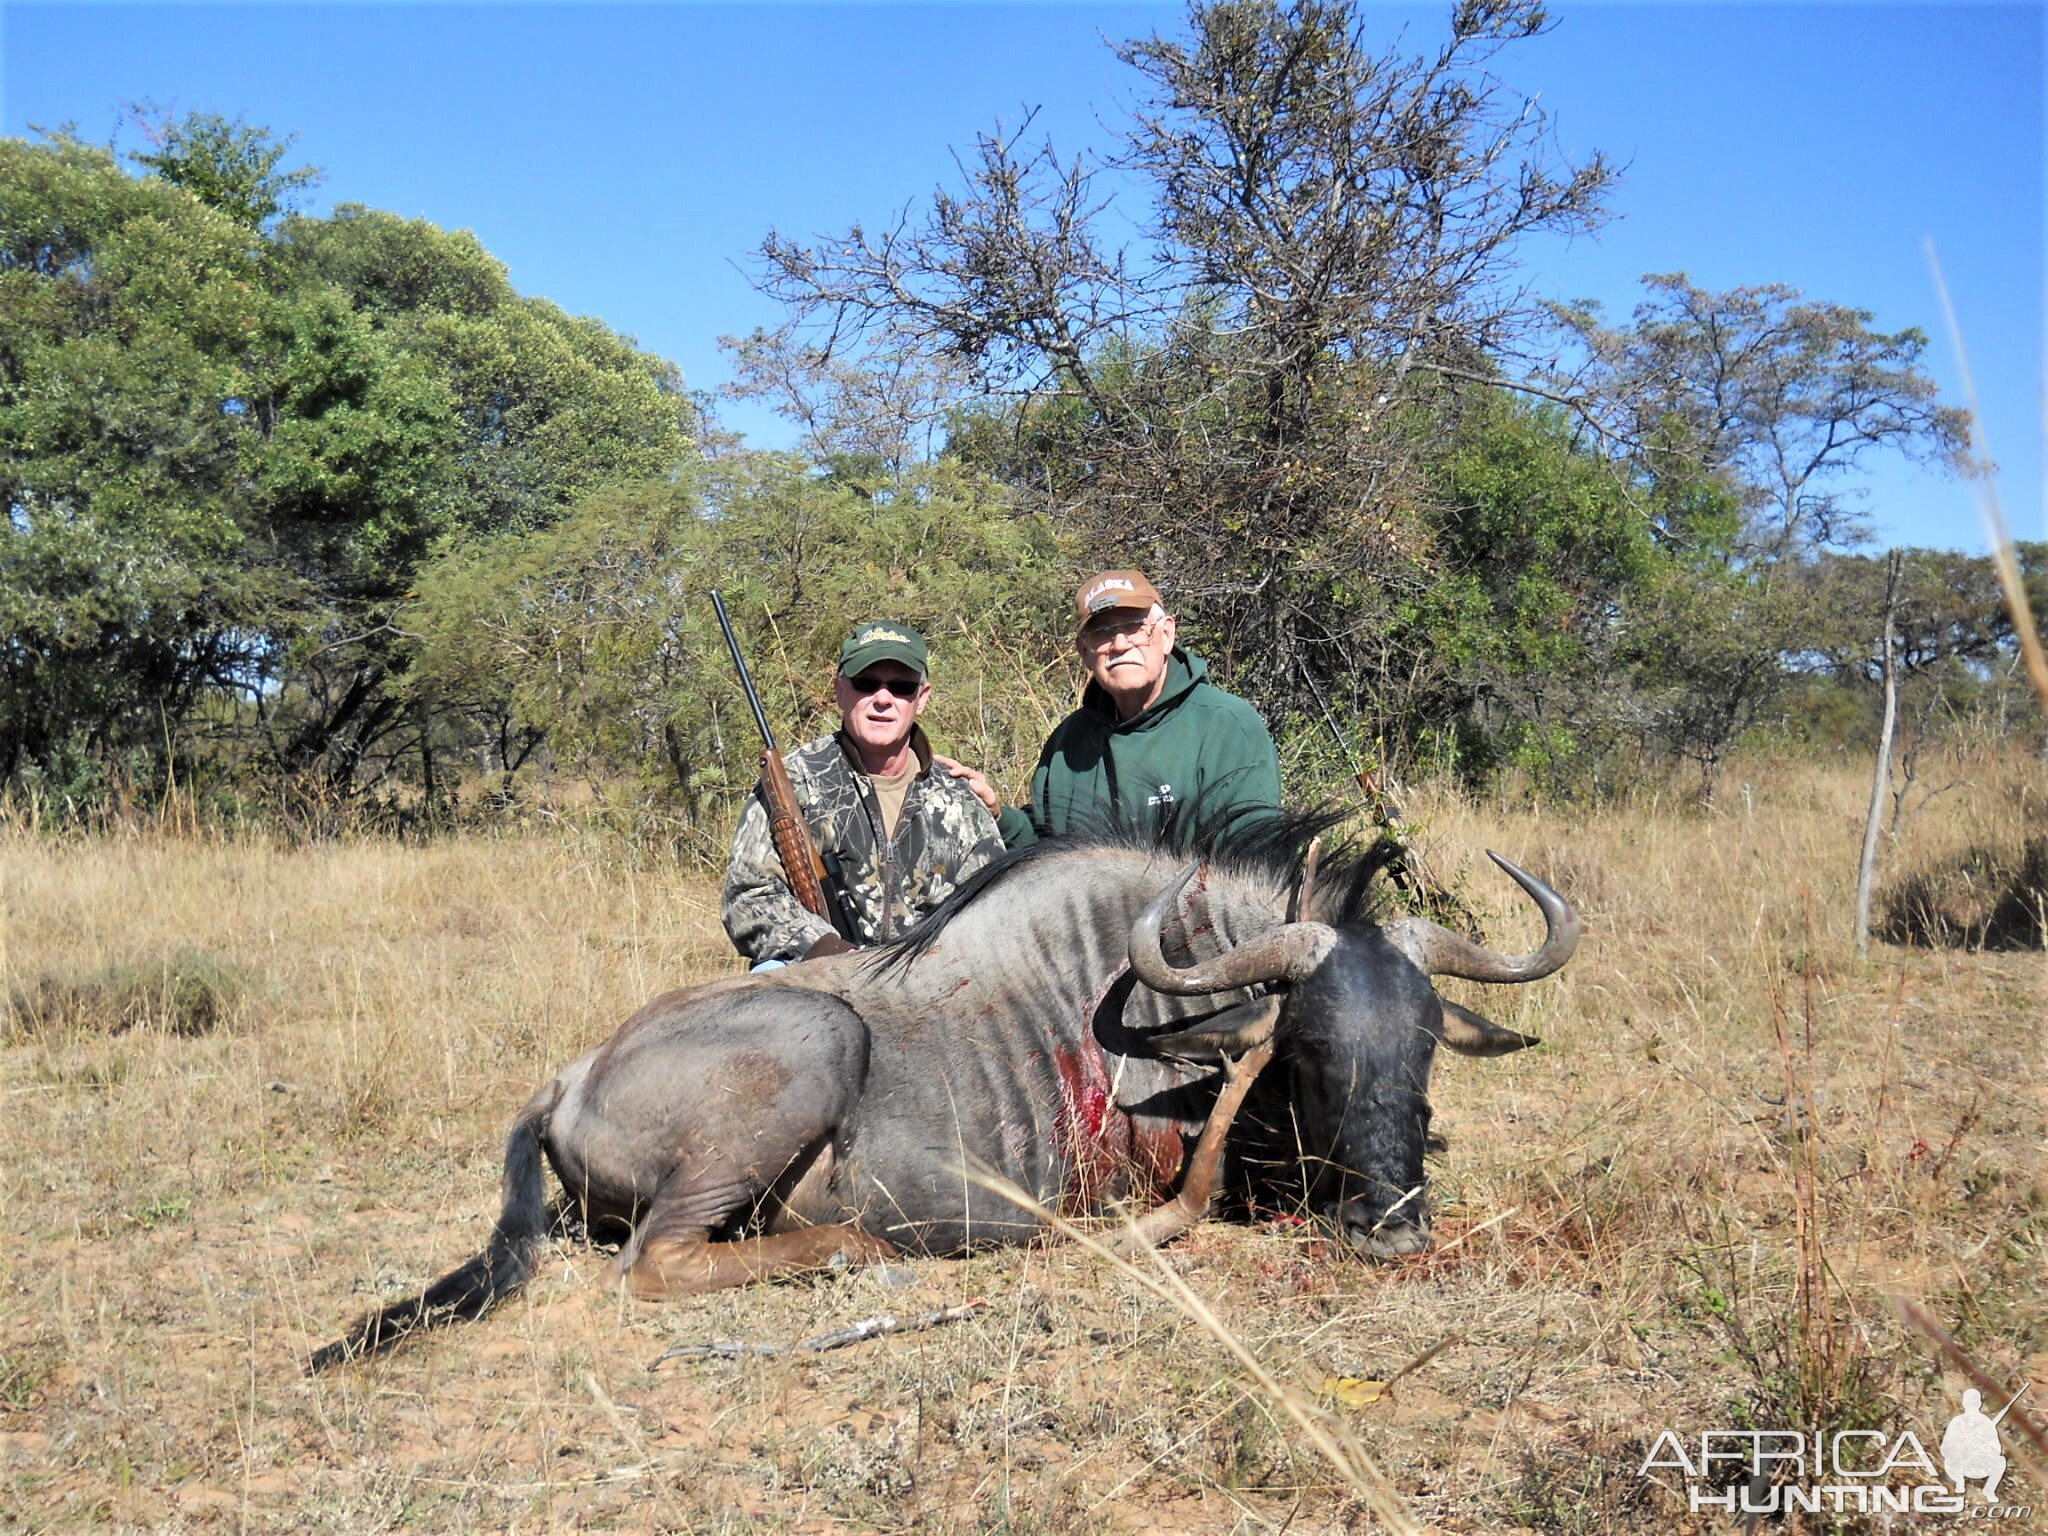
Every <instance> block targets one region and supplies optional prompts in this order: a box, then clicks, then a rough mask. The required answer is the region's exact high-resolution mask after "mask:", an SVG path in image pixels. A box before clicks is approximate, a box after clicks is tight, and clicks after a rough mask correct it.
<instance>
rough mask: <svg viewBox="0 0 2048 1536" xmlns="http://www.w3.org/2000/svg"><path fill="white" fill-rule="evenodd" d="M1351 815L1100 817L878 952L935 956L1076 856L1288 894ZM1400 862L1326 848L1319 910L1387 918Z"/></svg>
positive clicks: (1187, 812)
mask: <svg viewBox="0 0 2048 1536" xmlns="http://www.w3.org/2000/svg"><path fill="white" fill-rule="evenodd" d="M1350 815H1351V813H1350V812H1348V811H1341V810H1333V809H1331V808H1329V807H1327V806H1320V807H1315V808H1311V809H1308V810H1296V811H1274V810H1269V809H1264V808H1252V809H1247V808H1246V807H1243V806H1229V807H1223V808H1221V809H1219V810H1216V811H1209V810H1205V809H1204V807H1203V805H1202V802H1201V801H1200V800H1196V801H1193V802H1191V803H1189V804H1186V805H1177V806H1172V807H1169V808H1168V810H1167V813H1166V814H1165V815H1164V816H1162V817H1160V818H1158V819H1157V821H1156V822H1155V823H1154V824H1152V825H1149V826H1136V827H1134V826H1131V825H1130V824H1128V823H1118V822H1115V821H1112V820H1106V819H1105V820H1101V821H1097V822H1094V823H1091V824H1089V825H1087V826H1086V827H1085V828H1083V829H1082V830H1079V831H1077V832H1075V833H1072V834H1070V835H1068V836H1066V837H1055V838H1041V839H1040V840H1039V841H1037V842H1035V843H1029V844H1026V845H1025V846H1024V847H1022V848H1016V849H1012V850H1010V851H1009V852H1007V853H1005V854H1003V855H1001V856H1000V857H998V858H997V859H995V860H994V861H993V862H992V863H989V864H986V865H984V866H983V867H982V868H981V869H979V870H977V871H976V872H975V873H974V874H973V875H971V876H969V877H968V879H967V880H966V881H965V882H964V883H963V884H962V885H961V886H960V888H959V889H958V890H956V891H955V892H954V893H953V894H952V896H950V897H949V898H948V899H947V900H946V902H945V904H944V905H942V906H940V907H939V908H938V909H937V910H936V911H933V912H931V913H929V914H927V915H926V916H925V917H924V918H923V919H921V920H920V921H919V922H918V923H917V924H916V926H914V927H912V928H911V929H910V930H909V931H907V932H906V933H904V934H903V935H902V936H901V937H900V938H898V939H895V940H893V941H891V942H890V943H888V944H885V945H883V946H881V947H880V948H879V949H877V950H876V952H875V954H876V963H877V965H878V966H880V967H885V968H886V967H892V966H898V965H907V964H908V963H909V962H910V961H912V960H914V959H916V958H917V957H918V956H919V955H922V954H923V953H924V952H925V951H926V950H928V949H929V948H930V947H931V946H932V945H933V943H935V942H936V941H937V939H938V937H939V935H940V934H942V933H944V932H945V931H946V928H947V925H948V924H950V923H951V922H952V921H953V919H954V918H955V917H957V916H959V914H960V913H962V912H964V911H965V910H966V909H967V908H968V907H970V906H973V905H974V904H975V903H977V902H979V901H981V900H982V899H983V898H984V897H985V896H987V895H988V894H989V893H990V892H991V891H998V890H1001V889H1002V888H1003V887H1005V886H1006V885H1007V884H1008V883H1009V882H1010V880H1011V879H1012V878H1013V877H1015V876H1016V875H1017V874H1019V873H1020V872H1021V871H1023V870H1025V869H1027V868H1030V867H1033V866H1035V865H1037V864H1038V863H1039V862H1040V861H1041V860H1043V859H1049V858H1057V857H1059V856H1060V855H1062V854H1066V853H1070V852H1073V851H1075V850H1077V849H1099V848H1112V849H1128V850H1131V851H1133V852H1138V853H1167V854H1171V855H1173V856H1174V857H1176V858H1179V859H1182V860H1186V861H1193V860H1196V859H1206V860H1208V861H1210V862H1212V863H1214V864H1216V865H1217V866H1219V867H1220V868H1222V869H1224V870H1226V871H1229V872H1231V873H1233V874H1237V875H1241V876H1248V877H1251V878H1254V879H1263V880H1266V881H1269V882H1271V883H1272V884H1274V885H1276V886H1280V887H1282V888H1286V887H1291V886H1292V885H1293V884H1294V883H1295V881H1296V880H1298V879H1299V878H1300V876H1301V868H1302V861H1303V860H1304V859H1305V858H1306V857H1307V856H1308V846H1309V844H1310V843H1311V842H1312V841H1313V840H1315V839H1316V838H1318V837H1326V836H1327V834H1329V833H1330V832H1332V831H1334V830H1335V829H1336V828H1337V827H1339V826H1341V825H1342V824H1343V823H1344V822H1345V821H1347V820H1348V819H1349V818H1350ZM1400 857H1401V845H1400V844H1398V843H1396V842H1395V841H1394V840H1393V839H1391V838H1389V837H1385V836H1381V837H1379V838H1377V839H1375V840H1374V841H1372V842H1370V843H1365V844H1360V843H1357V842H1355V841H1352V840H1349V839H1338V840H1335V841H1332V842H1326V843H1325V845H1324V847H1323V850H1322V852H1321V854H1320V855H1319V856H1318V859H1317V870H1318V873H1317V876H1316V886H1317V889H1318V890H1319V891H1321V892H1322V896H1321V898H1320V900H1318V901H1317V903H1316V905H1317V907H1318V909H1319V910H1320V912H1321V914H1322V917H1323V919H1324V920H1325V921H1328V922H1334V923H1353V922H1369V921H1373V920H1374V919H1375V918H1377V917H1378V916H1379V910H1380V909H1379V901H1378V890H1377V888H1376V881H1377V880H1378V877H1379V875H1380V874H1381V872H1382V871H1384V870H1386V869H1388V868H1389V867H1391V866H1392V865H1394V864H1395V863H1396V862H1398V861H1399V859H1400Z"/></svg>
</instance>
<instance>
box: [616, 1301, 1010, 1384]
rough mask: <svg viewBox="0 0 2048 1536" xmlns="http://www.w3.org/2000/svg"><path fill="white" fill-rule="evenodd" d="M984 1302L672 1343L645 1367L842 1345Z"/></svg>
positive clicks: (942, 1318)
mask: <svg viewBox="0 0 2048 1536" xmlns="http://www.w3.org/2000/svg"><path fill="white" fill-rule="evenodd" d="M987 1305H988V1301H987V1299H986V1298H984V1297H980V1296H977V1297H975V1298H974V1300H972V1301H967V1302H962V1303H961V1304H960V1305H959V1306H957V1307H940V1308H939V1309H938V1310H937V1311H935V1312H926V1313H922V1314H921V1315H919V1316H917V1317H913V1318H911V1319H910V1320H909V1321H908V1322H904V1321H903V1320H901V1319H900V1318H898V1317H897V1316H896V1315H895V1313H893V1312H877V1313H876V1314H875V1315H874V1316H873V1317H864V1318H862V1319H861V1320H860V1321H859V1322H857V1323H848V1324H847V1325H846V1326H845V1327H844V1328H834V1329H833V1330H832V1331H831V1332H830V1333H821V1334H818V1335H817V1336H816V1337H814V1338H809V1339H799V1340H797V1342H796V1343H794V1344H760V1343H756V1342H755V1341H753V1340H751V1339H713V1340H712V1341H711V1342H710V1343H708V1344H676V1345H672V1346H670V1347H669V1348H668V1349H667V1350H665V1351H663V1352H662V1353H661V1354H659V1355H657V1356H655V1357H654V1359H653V1360H651V1361H650V1362H649V1363H648V1366H647V1369H649V1370H650V1371H651V1370H655V1369H657V1368H658V1367H660V1366H661V1365H663V1364H665V1363H666V1362H668V1361H670V1360H702V1359H704V1358H705V1357H707V1356H710V1355H799V1354H805V1353H816V1352H818V1351H820V1350H827V1349H844V1348H845V1347H846V1346H847V1345H848V1344H860V1343H864V1342H866V1341H867V1340H869V1339H879V1338H880V1337H882V1335H883V1334H885V1333H916V1332H918V1331H919V1330H920V1329H924V1328H940V1327H943V1326H944V1325H945V1324H947V1323H957V1322H959V1321H960V1319H961V1318H963V1317H972V1316H973V1315H974V1314H975V1313H977V1312H979V1311H980V1310H981V1309H982V1308H983V1307H985V1306H987Z"/></svg>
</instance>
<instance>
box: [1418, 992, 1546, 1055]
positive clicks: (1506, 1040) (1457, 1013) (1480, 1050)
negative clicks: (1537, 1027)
mask: <svg viewBox="0 0 2048 1536" xmlns="http://www.w3.org/2000/svg"><path fill="white" fill-rule="evenodd" d="M1438 1001H1439V1002H1441V1003H1442V1004H1443V1005H1444V1044H1445V1045H1448V1046H1449V1047H1450V1048H1451V1049H1452V1050H1454V1051H1456V1052H1457V1053H1458V1054H1459V1055H1461V1056H1506V1055H1508V1054H1509V1053H1510V1052H1513V1051H1521V1050H1527V1049H1528V1048H1529V1047H1530V1046H1532V1045H1541V1044H1542V1043H1543V1042H1542V1041H1541V1040H1538V1039H1537V1038H1536V1037H1535V1036H1534V1035H1525V1034H1522V1033H1521V1032H1520V1031H1519V1030H1513V1029H1509V1028H1507V1027H1506V1026H1505V1025H1501V1024H1496V1023H1494V1022H1493V1020H1491V1019H1489V1018H1486V1017H1484V1016H1483V1015H1481V1014H1477V1013H1474V1012H1473V1011H1472V1010H1471V1009H1470V1008H1464V1007H1460V1006H1459V1005H1458V1004H1456V1003H1454V1002H1452V1001H1451V1000H1450V999H1449V998H1447V997H1446V998H1439V999H1438Z"/></svg>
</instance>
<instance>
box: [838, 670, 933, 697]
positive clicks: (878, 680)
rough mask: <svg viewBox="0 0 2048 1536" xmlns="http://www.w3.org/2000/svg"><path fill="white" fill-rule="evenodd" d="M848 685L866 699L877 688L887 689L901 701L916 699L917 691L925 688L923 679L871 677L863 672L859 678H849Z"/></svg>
mask: <svg viewBox="0 0 2048 1536" xmlns="http://www.w3.org/2000/svg"><path fill="white" fill-rule="evenodd" d="M846 681H847V683H848V684H849V685H850V686H851V687H852V689H853V691H854V692H855V693H857V694H859V695H860V696H861V697H862V698H866V697H867V696H868V695H869V694H871V693H873V692H874V691H875V690H876V689H877V688H886V689H888V690H889V691H890V692H891V693H893V694H895V695H896V697H897V698H899V699H914V698H916V697H917V690H918V689H920V688H922V687H923V686H924V679H923V678H921V677H871V676H869V675H868V674H867V673H865V672H863V673H862V674H861V675H860V676H859V677H849V678H848V679H847V680H846Z"/></svg>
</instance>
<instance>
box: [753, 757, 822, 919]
mask: <svg viewBox="0 0 2048 1536" xmlns="http://www.w3.org/2000/svg"><path fill="white" fill-rule="evenodd" d="M761 798H762V799H763V800H764V801H766V802H767V805H768V831H769V833H770V835H771V836H773V837H774V839H775V855H776V857H777V858H779V859H781V860H782V873H783V874H784V875H785V876H786V877H787V878H788V880H789V889H790V891H791V892H792V893H793V894H794V895H795V897H796V899H797V900H798V901H799V902H801V903H802V904H803V908H804V910H805V911H807V912H815V913H816V914H817V915H818V916H819V917H822V918H824V919H825V920H826V921H827V922H833V914H832V910H831V908H829V907H828V906H826V905H825V861H824V860H823V859H822V858H820V857H819V856H818V849H817V845H816V844H815V843H813V842H812V841H811V829H810V828H809V827H807V826H806V825H804V814H803V812H802V810H800V809H799V808H798V806H797V803H796V789H795V787H794V786H793V785H792V784H791V783H790V782H789V769H788V768H786V767H785V766H783V762H782V754H781V753H780V752H778V751H776V750H775V748H774V747H773V746H772V745H771V746H770V747H769V748H768V749H767V750H766V751H765V752H763V753H762V754H761ZM833 926H834V927H835V928H836V927H837V926H838V924H837V923H836V922H834V923H833Z"/></svg>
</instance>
